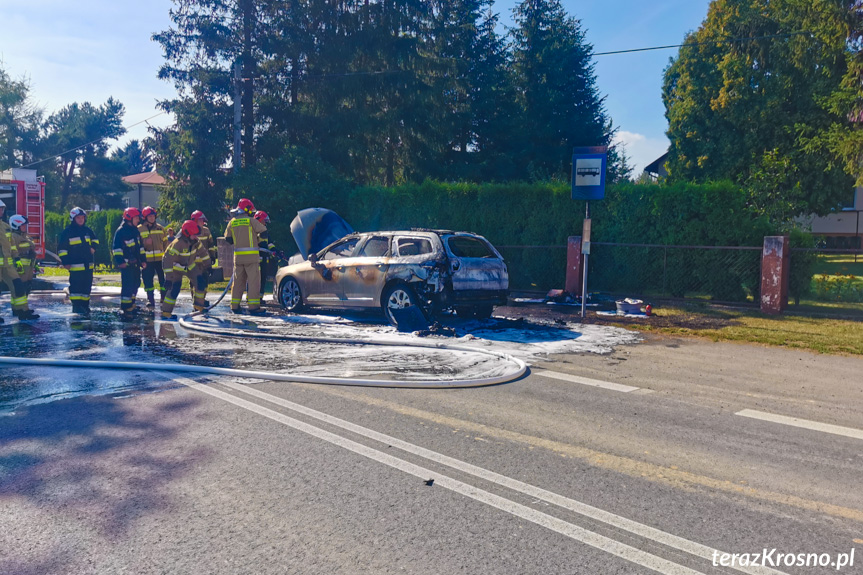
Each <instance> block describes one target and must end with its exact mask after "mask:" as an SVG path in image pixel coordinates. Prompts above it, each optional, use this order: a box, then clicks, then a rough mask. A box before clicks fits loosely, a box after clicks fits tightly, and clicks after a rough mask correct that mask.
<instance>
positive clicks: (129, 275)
mask: <svg viewBox="0 0 863 575" xmlns="http://www.w3.org/2000/svg"><path fill="white" fill-rule="evenodd" d="M140 221H141V212H140V211H139V210H138V208H126V209H125V211H123V223H122V224H120V227H119V228H117V231H116V232H114V243H113V244H112V248H111V249H112V250H113V251H112V253H113V255H114V265H116V266H117V267H118V268H120V319H123V320H130V319H133V318H134V317H135V316H134V312H135V297H136V296H137V295H138V288H140V287H141V269H142V268H144V269H146V267H147V262H146V257H147V256H146V253H145V252H144V246H143V244H142V243H141V233H140V232H139V231H138V224H139V223H140Z"/></svg>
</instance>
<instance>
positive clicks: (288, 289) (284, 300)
mask: <svg viewBox="0 0 863 575" xmlns="http://www.w3.org/2000/svg"><path fill="white" fill-rule="evenodd" d="M279 301H280V302H281V304H282V307H283V308H284V309H285V311H289V312H291V313H296V312H299V311H301V310H302V309H303V292H302V290H300V284H299V282H297V280H295V279H294V278H292V277H290V276H288V277H286V278H285V279H283V280H282V283H281V285H280V286H279Z"/></svg>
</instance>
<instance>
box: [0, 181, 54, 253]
mask: <svg viewBox="0 0 863 575" xmlns="http://www.w3.org/2000/svg"><path fill="white" fill-rule="evenodd" d="M0 200H3V203H4V204H6V217H7V219H8V217H9V216H12V215H14V214H21V215H22V216H24V217H26V218H27V226H26V231H27V233H28V234H29V235H30V237H32V238H33V239H35V240H36V254H37V257H38V258H39V259H44V258H45V181H44V180H43V179H42V178H41V177H38V176H36V170H25V169H23V168H12V169H11V170H6V171H5V172H0Z"/></svg>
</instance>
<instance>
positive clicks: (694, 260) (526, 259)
mask: <svg viewBox="0 0 863 575" xmlns="http://www.w3.org/2000/svg"><path fill="white" fill-rule="evenodd" d="M498 249H499V251H500V252H501V254H502V255H503V256H504V259H505V260H506V262H507V267H508V269H509V274H510V287H511V289H513V290H529V291H545V290H548V289H551V288H562V287H563V283H564V271H565V270H566V246H559V245H558V246H503V247H501V248H498ZM760 285H761V247H760V246H759V247H754V246H753V247H748V246H747V247H738V246H734V247H715V246H666V245H656V244H619V243H609V242H592V243H591V253H590V260H589V270H588V290H589V291H591V292H607V293H610V294H619V295H626V296H638V297H667V298H693V299H710V300H714V301H725V302H735V303H752V304H756V303H757V302H758V290H759V287H760Z"/></svg>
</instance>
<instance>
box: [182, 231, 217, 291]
mask: <svg viewBox="0 0 863 575" xmlns="http://www.w3.org/2000/svg"><path fill="white" fill-rule="evenodd" d="M195 223H196V224H198V229H199V230H201V233H200V234H198V242H199V243H200V244H201V245H202V246H203V247H204V253H206V254H207V257H206V258H205V259H206V260H207V261H206V262H204V261H199V262H198V263H199V264H201V263H205V264H206V268H205V269H206V270H207V274H209V273H210V270H212V269H213V266H215V265H216V241H215V240H214V239H213V234H212V232H210V228H208V227H207V226H206V225H205V224H204V223H203V222H197V221H196V222H195ZM208 281H209V276H208ZM195 290H196V288H195V285H194V284H190V286H189V291H190V292H191V294H192V298H194V297H195ZM207 305H209V304H207Z"/></svg>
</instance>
